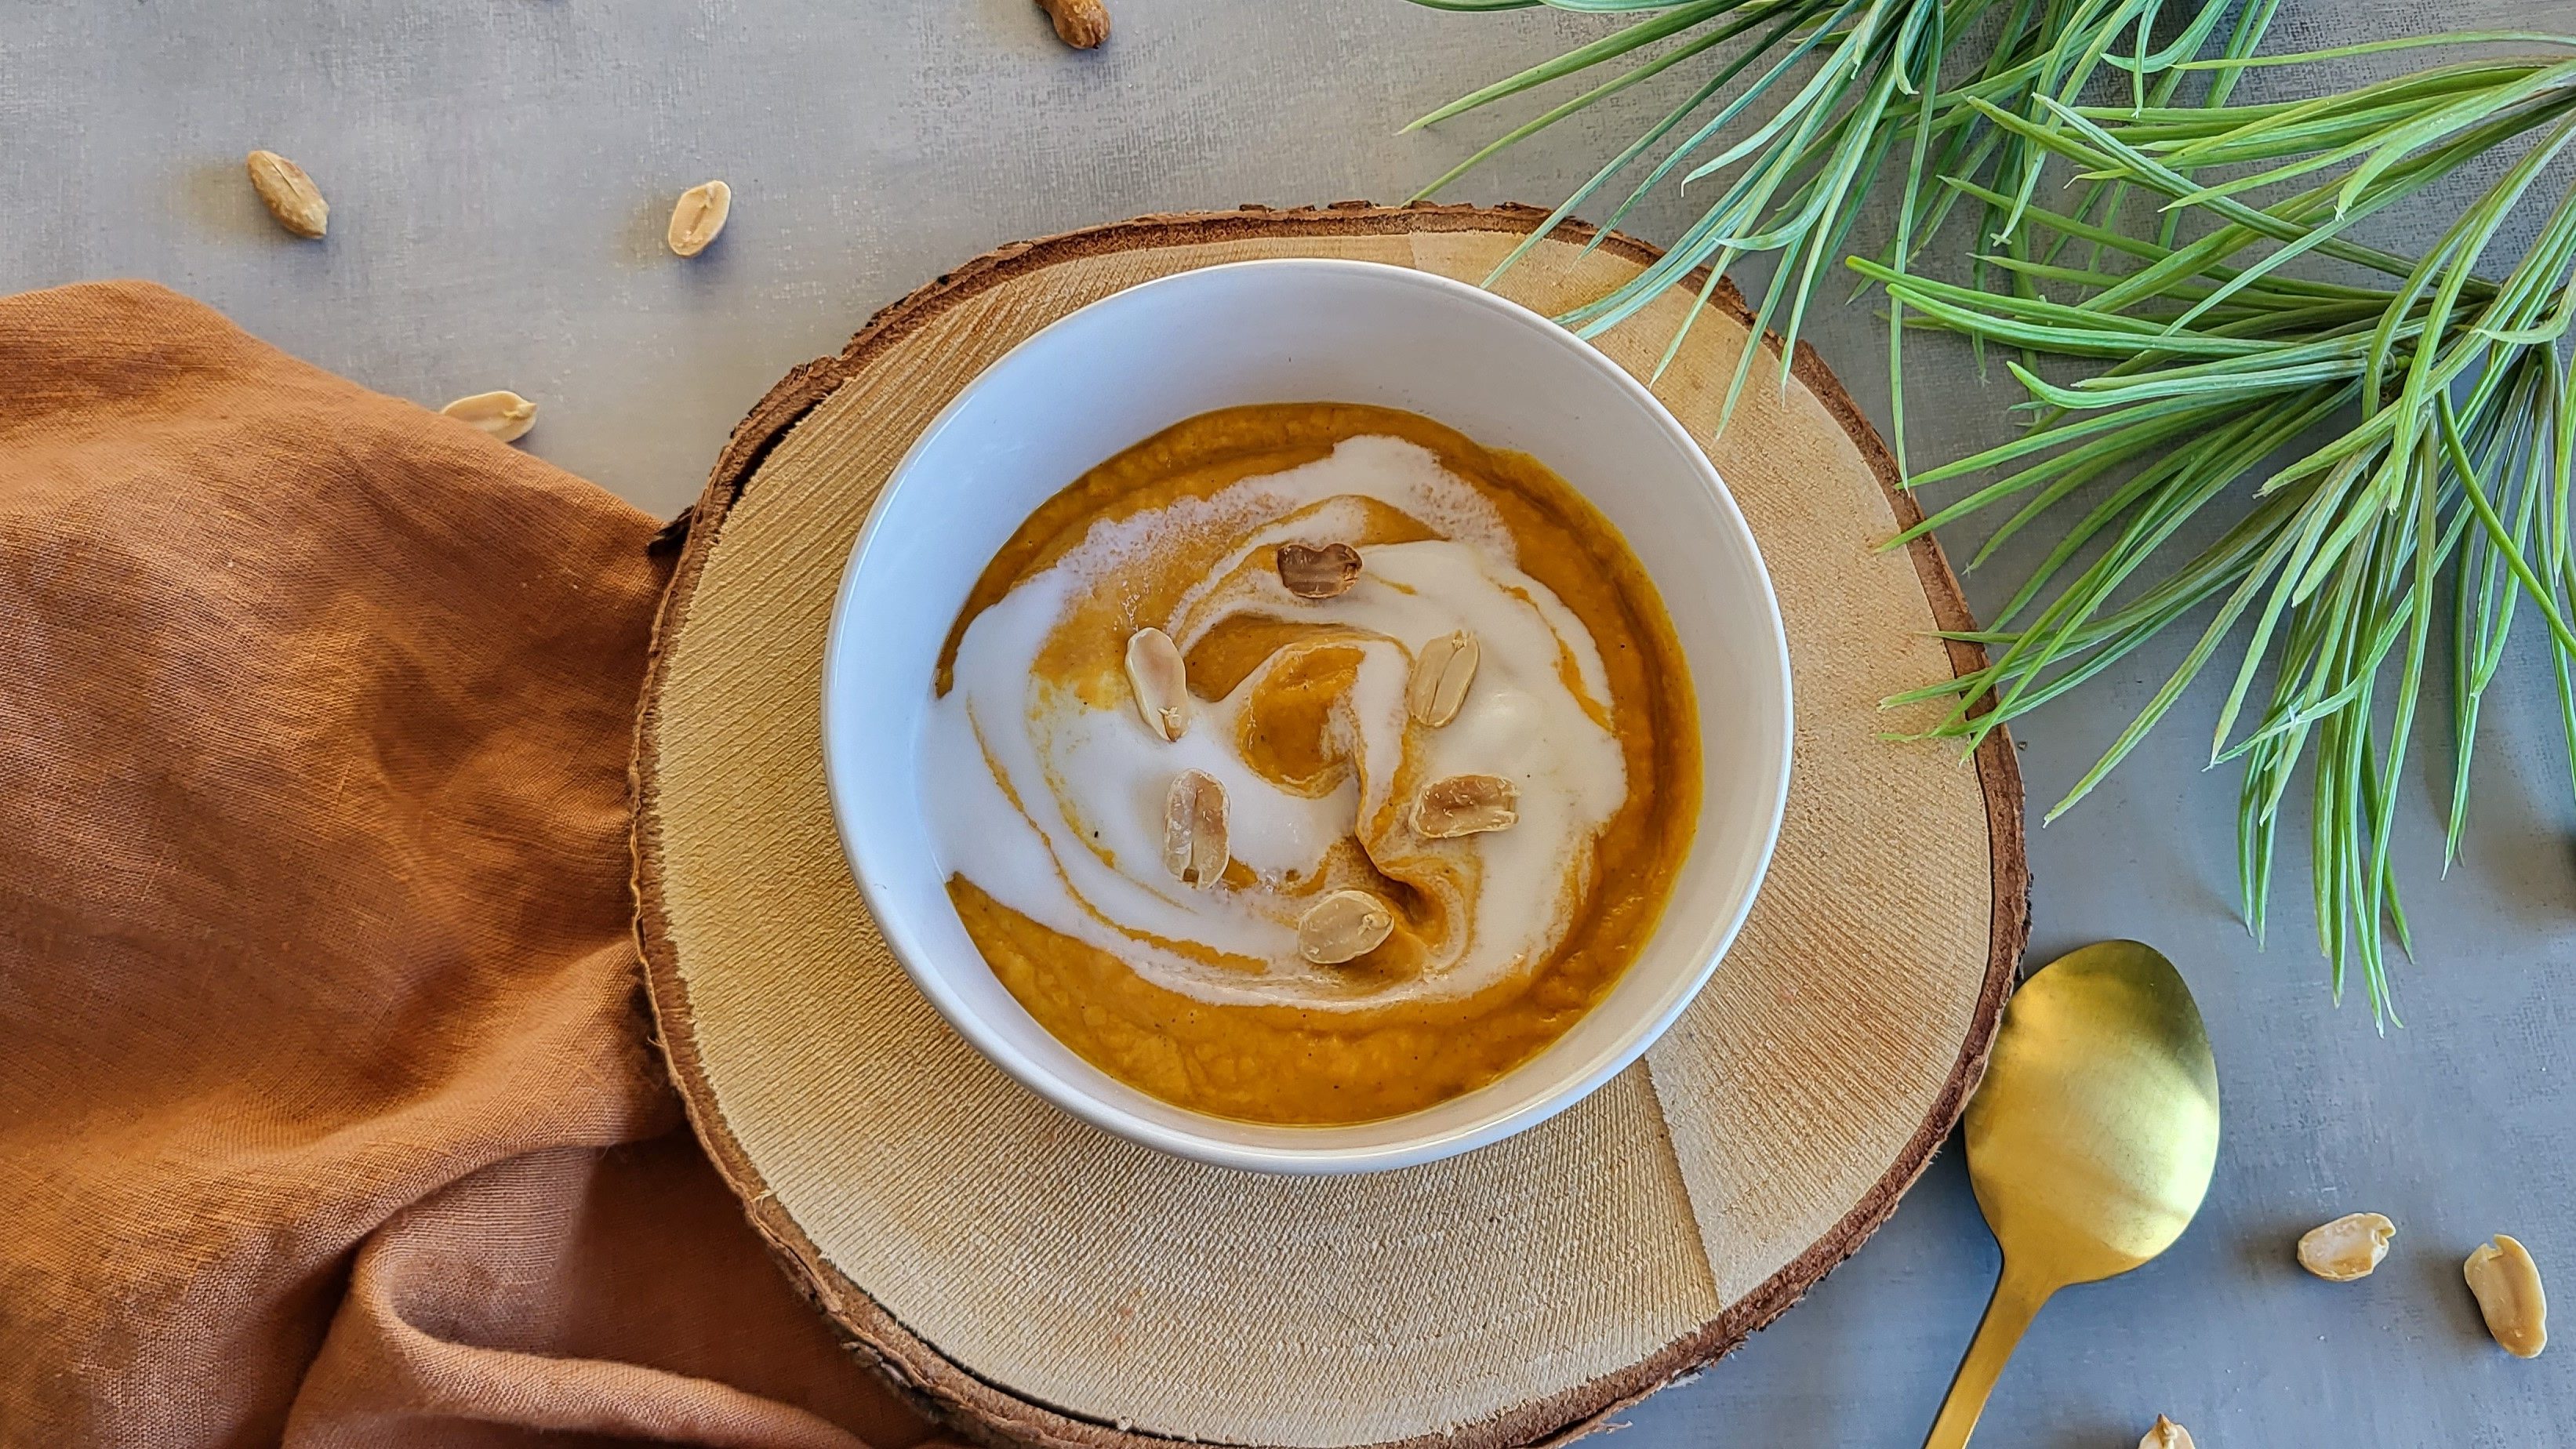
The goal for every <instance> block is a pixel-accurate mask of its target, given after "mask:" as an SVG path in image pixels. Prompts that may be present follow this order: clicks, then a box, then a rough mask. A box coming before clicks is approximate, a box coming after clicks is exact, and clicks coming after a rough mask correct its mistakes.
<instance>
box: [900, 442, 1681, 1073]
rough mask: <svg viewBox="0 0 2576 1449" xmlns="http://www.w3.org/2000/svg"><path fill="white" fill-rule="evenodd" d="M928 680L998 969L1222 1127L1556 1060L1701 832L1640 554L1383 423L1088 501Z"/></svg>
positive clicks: (976, 899)
mask: <svg viewBox="0 0 2576 1449" xmlns="http://www.w3.org/2000/svg"><path fill="white" fill-rule="evenodd" d="M936 688H937V694H938V698H937V700H936V701H935V703H934V706H933V711H934V713H933V717H932V719H931V722H930V725H929V727H928V729H927V731H926V732H925V737H924V743H923V756H922V769H923V776H924V780H923V785H924V788H925V789H926V790H927V791H929V792H930V793H929V797H928V798H929V801H930V807H931V808H930V812H929V813H930V814H931V815H932V817H933V823H934V829H935V831H936V832H937V836H938V848H939V850H940V853H941V859H940V864H941V866H942V867H943V868H944V869H945V870H946V871H947V872H948V891H949V895H950V897H951V898H952V899H953V900H954V901H955V902H956V906H957V912H958V915H959V916H960V917H961V918H962V919H963V920H964V922H965V925H966V929H967V931H968V933H969V934H970V935H971V936H972V937H973V938H974V941H975V944H976V945H977V946H978V947H979V948H980V949H981V950H982V952H983V954H984V958H985V960H986V961H988V962H989V963H991V965H992V968H993V971H994V973H995V974H996V975H997V976H999V977H1000V979H1001V980H1002V982H1003V984H1004V985H1006V986H1007V987H1008V988H1009V989H1010V991H1011V994H1012V995H1014V996H1016V997H1017V998H1018V999H1019V1001H1020V1003H1021V1004H1022V1005H1023V1006H1025V1007H1027V1008H1028V1010H1029V1012H1030V1014H1031V1015H1033V1016H1035V1017H1036V1018H1037V1019H1038V1020H1039V1021H1040V1022H1041V1023H1043V1024H1044V1025H1045V1026H1046V1028H1047V1029H1048V1030H1049V1031H1051V1032H1053V1033H1054V1034H1055V1035H1056V1036H1057V1038H1059V1039H1060V1040H1062V1041H1063V1042H1064V1043H1065V1045H1067V1046H1068V1047H1070V1048H1072V1049H1073V1050H1074V1051H1076V1052H1078V1053H1080V1054H1081V1055H1082V1056H1083V1057H1084V1058H1085V1059H1087V1060H1089V1061H1090V1062H1092V1063H1093V1064H1095V1065H1097V1066H1098V1067H1100V1068H1101V1070H1103V1071H1105V1072H1108V1073H1109V1074H1110V1075H1112V1076H1114V1077H1117V1078H1118V1079H1120V1080H1121V1081H1125V1082H1127V1083H1130V1084H1132V1085H1133V1086H1135V1087H1137V1088H1139V1089H1141V1090H1143V1091H1146V1092H1149V1093H1151V1094H1153V1095H1154V1096H1157V1097H1160V1098H1162V1099H1164V1100H1165V1101H1169V1102H1173V1103H1176V1104H1178V1105H1180V1106H1183V1107H1188V1108H1191V1109H1194V1110H1197V1111H1201V1112H1208V1113H1214V1114H1217V1115H1220V1116H1225V1117H1233V1118H1240V1119H1245V1120H1250V1121H1257V1122H1280V1123H1305V1124H1325V1123H1346V1122H1364V1121H1370V1120H1374V1119H1377V1118H1382V1117H1390V1116H1394V1115H1397V1114H1399V1113H1404V1112H1410V1111H1414V1110H1417V1109H1419V1108H1423V1107H1428V1106H1430V1105H1432V1104H1433V1103H1436V1102H1439V1101H1442V1100H1444V1099H1446V1098H1449V1097H1453V1096H1456V1095H1458V1094H1459V1093H1462V1092H1467V1091H1472V1090H1473V1089H1475V1088H1477V1087H1479V1086H1482V1085H1484V1084H1485V1083H1487V1082H1490V1081H1492V1080H1493V1079H1494V1078H1496V1077H1498V1076H1501V1075H1502V1074H1503V1073H1505V1072H1507V1071H1509V1070H1511V1069H1512V1068H1513V1067H1515V1066H1517V1065H1519V1064H1520V1063H1521V1062H1523V1061H1526V1060H1528V1059H1529V1058H1530V1057H1531V1056H1533V1055H1535V1054H1536V1053H1537V1052H1538V1051H1539V1050H1540V1049H1541V1048H1543V1047H1545V1046H1546V1045H1547V1044H1548V1043H1550V1042H1552V1041H1554V1040H1555V1039H1556V1038H1557V1037H1559V1036H1561V1035H1562V1034H1564V1032H1565V1030H1566V1029H1567V1028H1568V1027H1570V1026H1572V1025H1573V1024H1574V1022H1575V1021H1576V1020H1578V1019H1579V1018H1581V1017H1582V1015H1583V1014H1584V1013H1585V1012H1586V1011H1588V1010H1590V1009H1591V1008H1592V1006H1593V1004H1594V1003H1595V1002H1597V1001H1599V1000H1600V999H1601V997H1602V996H1603V995H1604V994H1605V993H1606V992H1607V991H1608V990H1609V989H1610V987H1611V986H1612V984H1613V983H1615V982H1616V981H1617V980H1618V978H1619V975H1620V973H1621V972H1622V971H1624V970H1626V969H1627V967H1628V964H1629V962H1631V961H1632V960H1634V959H1635V957H1636V955H1637V952H1638V951H1639V950H1640V949H1641V948H1642V947H1643V946H1644V944H1645V942H1646V938H1647V936H1648V935H1649V933H1651V932H1652V931H1653V929H1654V925H1655V919H1656V916H1657V914H1658V913H1659V912H1660V911H1661V910H1662V908H1663V904H1664V900H1665V897H1666V895H1667V894H1668V893H1669V891H1670V889H1671V886H1672V880H1673V874H1674V872H1675V870H1676V868H1677V867H1678V866H1679V864H1680V862H1681V859H1682V856H1683V854H1684V853H1685V852H1686V851H1687V850H1688V849H1689V846H1690V834H1691V823H1692V821H1693V820H1694V819H1696V817H1697V814H1698V806H1699V790H1700V774H1699V772H1700V762H1699V757H1698V751H1697V740H1698V727H1697V720H1696V715H1695V707H1694V705H1693V702H1692V695H1691V686H1690V675H1689V672H1688V670H1687V669H1686V668H1685V666H1684V663H1683V660H1682V656H1681V649H1680V645H1679V643H1678V641H1677V640H1676V639H1675V638H1674V636H1673V630H1672V624H1671V621H1670V620H1668V619H1667V618H1666V617H1665V614H1664V610H1663V605H1662V603H1661V601H1660V600H1658V599H1657V597H1656V595H1655V590H1654V587H1653V585H1652V584H1651V583H1650V582H1649V581H1648V580H1647V578H1646V575H1645V572H1644V571H1643V570H1642V569H1641V568H1640V567H1639V566H1638V564H1637V561H1636V559H1635V558H1634V557H1633V556H1632V555H1631V554H1630V553H1629V551H1628V549H1627V546H1626V544H1625V543H1624V542H1623V541H1622V540H1621V539H1620V537H1619V535H1618V532H1617V530H1615V529H1613V528H1612V527H1611V526H1610V523H1609V521H1608V520H1607V519H1605V518H1603V517H1602V516H1601V515H1600V514H1599V513H1598V512H1596V511H1595V510H1594V509H1593V508H1592V507H1591V506H1590V505H1589V504H1587V503H1586V502H1584V501H1583V499H1582V498H1581V497H1580V496H1578V495H1577V494H1576V493H1575V492H1574V491H1573V490H1572V489H1571V488H1569V487H1567V486H1566V484H1565V483H1564V481H1563V480H1561V479H1559V478H1558V477H1556V475H1554V474H1553V473H1550V472H1549V471H1548V470H1547V469H1546V468H1545V467H1543V466H1541V465H1540V464H1539V463H1538V462H1537V461H1536V460H1534V459H1531V458H1528V457H1524V456H1521V455H1518V454H1512V453H1500V452H1493V451H1489V450H1487V449H1484V448H1481V447H1478V446H1477V445H1476V444H1475V443H1474V442H1472V441H1470V440H1469V439H1467V438H1465V437H1462V436H1460V435H1459V434H1457V433H1455V432H1452V431H1450V430H1449V429H1447V428H1444V427H1442V426H1440V425H1439V424H1437V423H1434V422H1432V421H1430V420H1429V419H1427V418H1421V417H1417V416H1414V415H1412V414H1410V413H1402V412H1394V411H1390V410H1387V409H1383V408H1369V407H1357V406H1349V405H1343V404H1335V403H1298V404H1286V405H1276V406H1263V407H1248V408H1233V409H1228V410H1226V411H1222V412H1215V413H1208V414H1204V415H1202V416H1200V417H1196V418H1192V419H1190V420H1189V421H1187V422H1184V423H1181V424H1179V425H1178V426H1176V427H1173V428H1170V429H1168V430H1166V431H1164V432H1162V433H1160V434H1157V435H1156V436H1154V437H1151V438H1148V439H1146V440H1145V441H1144V442H1141V443H1138V444H1137V445H1136V446H1134V447H1132V448H1129V449H1128V450H1127V451H1126V452H1123V453H1121V454H1119V455H1118V456H1117V457H1115V458H1112V459H1110V460H1109V461H1108V462H1106V463H1103V464H1101V465H1100V466H1099V467H1097V468H1094V469H1092V470H1091V471H1090V472H1089V473H1087V474H1085V475H1083V476H1082V477H1081V478H1079V479H1076V480H1075V481H1074V482H1073V484H1072V486H1070V487H1068V488H1066V489H1065V490H1064V491H1063V492H1061V493H1059V494H1057V495H1056V496H1055V497H1053V498H1051V499H1049V500H1048V501H1047V502H1046V503H1045V504H1044V505H1043V506H1041V507H1040V508H1039V509H1038V510H1037V512H1036V513H1034V514H1032V515H1031V516H1030V517H1029V519H1028V521H1027V522H1026V523H1023V524H1022V525H1021V526H1020V528H1019V531H1018V532H1017V533H1016V534H1014V535H1013V536H1012V538H1011V540H1010V542H1009V543H1008V544H1006V545H1005V546H1004V547H1003V548H1002V550H1001V552H1000V553H999V554H998V555H996V556H995V558H994V559H993V562H992V564H991V565H990V567H988V568H987V569H986V570H985V571H984V574H983V577H982V578H981V579H980V580H979V581H978V582H977V584H976V586H975V589H974V592H973V593H972V594H971V595H970V596H969V597H968V599H967V601H966V605H965V607H964V608H963V609H962V610H961V611H960V612H959V614H958V617H957V622H956V625H955V627H954V628H953V629H952V630H951V631H950V634H949V638H948V643H947V647H946V649H945V650H944V651H943V653H942V654H941V657H940V664H939V674H938V680H937V686H936Z"/></svg>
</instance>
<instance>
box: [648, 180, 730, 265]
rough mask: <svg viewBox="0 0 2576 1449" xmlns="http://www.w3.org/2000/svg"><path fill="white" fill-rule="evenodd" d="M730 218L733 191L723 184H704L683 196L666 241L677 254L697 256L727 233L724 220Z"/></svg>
mask: <svg viewBox="0 0 2576 1449" xmlns="http://www.w3.org/2000/svg"><path fill="white" fill-rule="evenodd" d="M731 215H733V188H732V187H730V186H727V185H725V184H724V183H723V182H721V181H706V182H701V183H699V184H698V185H696V186H692V187H690V188H689V189H688V190H686V191H683V192H681V193H680V201H679V204H678V205H677V206H674V207H672V208H671V225H670V229H669V230H668V231H666V232H665V233H664V234H663V240H664V241H667V242H669V243H670V246H671V250H672V251H673V252H674V253H676V254H678V255H680V256H684V257H694V256H696V255H697V254H698V253H700V252H702V251H705V250H706V249H707V244H708V243H710V242H712V241H714V240H715V239H716V233H718V232H720V231H723V230H724V226H725V218H727V217H729V216H731Z"/></svg>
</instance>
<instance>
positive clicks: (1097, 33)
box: [1038, 0, 1109, 50]
mask: <svg viewBox="0 0 2576 1449" xmlns="http://www.w3.org/2000/svg"><path fill="white" fill-rule="evenodd" d="M1038 8H1039V9H1040V10H1043V11H1045V12H1046V13H1047V19H1049V20H1051V21H1053V22H1055V38H1056V39H1058V40H1061V41H1063V42H1064V43H1065V44H1067V45H1070V46H1072V47H1073V48H1074V49H1076V50H1089V49H1091V48H1092V47H1093V46H1095V45H1098V44H1099V43H1100V42H1102V41H1104V40H1107V39H1108V38H1109V7H1108V6H1107V5H1106V4H1103V3H1102V0H1038Z"/></svg>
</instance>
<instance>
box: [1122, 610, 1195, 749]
mask: <svg viewBox="0 0 2576 1449" xmlns="http://www.w3.org/2000/svg"><path fill="white" fill-rule="evenodd" d="M1127 687H1128V688H1130V689H1132V690H1134V691H1136V712H1137V713H1138V714H1140V715H1143V716H1144V717H1145V728H1147V729H1149V730H1152V731H1153V732H1154V733H1155V734H1156V735H1157V736H1159V737H1161V738H1163V739H1166V740H1177V739H1179V738H1180V737H1181V732H1182V731H1183V730H1186V729H1188V728H1189V727H1190V685H1189V667H1188V666H1187V665H1185V664H1183V663H1182V662H1181V646H1179V645H1178V644H1175V643H1173V642H1172V636H1171V635H1169V634H1166V633H1164V632H1163V631H1162V630H1160V629H1139V630H1137V631H1136V632H1135V633H1133V634H1130V635H1128V636H1127Z"/></svg>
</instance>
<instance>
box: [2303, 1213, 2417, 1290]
mask: <svg viewBox="0 0 2576 1449" xmlns="http://www.w3.org/2000/svg"><path fill="white" fill-rule="evenodd" d="M2396 1236H2397V1225H2396V1224H2395V1223H2392V1222H2390V1221H2389V1220H2388V1219H2387V1218H2386V1217H2385V1216H2383V1215H2382V1214H2379V1213H2346V1214H2344V1215H2343V1216H2342V1217H2339V1218H2337V1219H2335V1220H2334V1221H2333V1222H2330V1223H2326V1224H2324V1225H2322V1226H2319V1227H2313V1228H2310V1229H2308V1230H2307V1232H2306V1233H2305V1234H2303V1235H2302V1236H2301V1237H2300V1238H2299V1266H2300V1267H2302V1268H2305V1269H2307V1270H2308V1271H2309V1272H2311V1273H2314V1274H2316V1275H2317V1276H2318V1277H2320V1278H2323V1279H2325V1280H2326V1281H2327V1282H2329V1283H2350V1282H2352V1281H2353V1280H2355V1279H2357V1278H2367V1277H2369V1276H2370V1273H2371V1270H2372V1269H2374V1268H2376V1267H2378V1266H2379V1260H2380V1259H2382V1258H2385V1257H2387V1256H2388V1244H2389V1240H2390V1239H2392V1238H2395V1237H2396Z"/></svg>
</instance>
